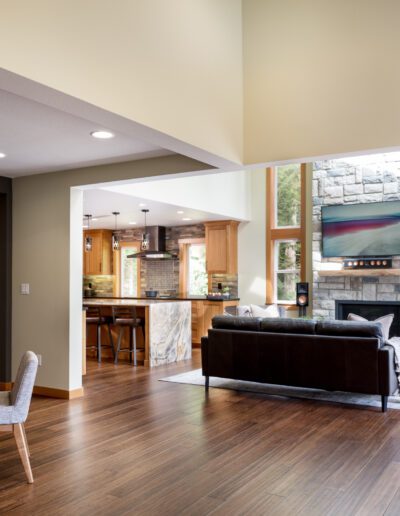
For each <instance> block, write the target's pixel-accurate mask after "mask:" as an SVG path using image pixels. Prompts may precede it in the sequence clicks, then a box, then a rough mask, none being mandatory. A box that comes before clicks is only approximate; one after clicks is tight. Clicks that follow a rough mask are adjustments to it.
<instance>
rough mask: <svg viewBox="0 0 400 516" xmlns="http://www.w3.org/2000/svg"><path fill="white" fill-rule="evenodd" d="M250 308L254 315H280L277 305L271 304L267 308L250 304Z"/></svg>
mask: <svg viewBox="0 0 400 516" xmlns="http://www.w3.org/2000/svg"><path fill="white" fill-rule="evenodd" d="M250 310H251V315H252V316H253V317H280V314H279V310H278V307H277V306H276V305H269V306H267V307H266V308H261V307H260V306H258V305H250Z"/></svg>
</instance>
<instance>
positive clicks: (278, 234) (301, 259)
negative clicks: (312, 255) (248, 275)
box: [267, 164, 305, 304]
mask: <svg viewBox="0 0 400 516" xmlns="http://www.w3.org/2000/svg"><path fill="white" fill-rule="evenodd" d="M304 277H305V165H303V164H301V165H300V164H293V165H284V166H279V167H274V168H269V169H267V302H268V303H273V302H275V303H281V304H293V303H294V301H295V299H296V283H297V282H298V281H301V280H304Z"/></svg>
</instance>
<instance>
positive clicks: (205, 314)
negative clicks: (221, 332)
mask: <svg viewBox="0 0 400 516" xmlns="http://www.w3.org/2000/svg"><path fill="white" fill-rule="evenodd" d="M237 305H238V301H234V300H231V301H229V300H226V301H192V342H193V344H195V345H199V344H200V343H201V337H204V336H205V335H207V332H208V330H209V328H211V321H212V318H213V317H214V316H216V315H222V314H223V313H224V310H225V308H226V307H227V306H237Z"/></svg>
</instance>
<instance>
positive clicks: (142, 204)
mask: <svg viewBox="0 0 400 516" xmlns="http://www.w3.org/2000/svg"><path fill="white" fill-rule="evenodd" d="M139 206H147V204H146V203H145V202H140V203H139Z"/></svg>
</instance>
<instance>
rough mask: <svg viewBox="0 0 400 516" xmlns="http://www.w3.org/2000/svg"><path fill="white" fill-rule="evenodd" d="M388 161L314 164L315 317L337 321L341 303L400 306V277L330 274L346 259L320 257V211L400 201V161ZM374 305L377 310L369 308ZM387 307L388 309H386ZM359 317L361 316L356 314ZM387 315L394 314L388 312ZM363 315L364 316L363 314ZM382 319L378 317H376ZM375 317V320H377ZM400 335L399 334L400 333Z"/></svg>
mask: <svg viewBox="0 0 400 516" xmlns="http://www.w3.org/2000/svg"><path fill="white" fill-rule="evenodd" d="M387 156H388V160H387V161H384V160H380V161H379V162H377V161H376V162H374V159H376V157H375V158H374V156H372V157H371V158H370V159H371V162H370V163H366V162H367V160H368V157H364V159H363V164H362V165H361V164H355V162H354V160H349V162H345V161H343V162H342V161H339V160H332V161H320V162H315V163H314V170H313V244H312V245H313V316H314V317H323V318H331V319H334V318H335V317H336V316H337V314H336V302H337V301H349V302H355V301H362V302H366V303H365V305H366V306H367V305H368V304H369V303H370V302H373V301H375V302H378V303H375V304H376V305H377V306H378V305H379V304H380V303H387V302H392V303H393V304H394V305H396V306H397V302H400V276H397V275H390V272H389V271H387V272H386V271H383V272H382V274H381V275H380V274H378V275H377V276H371V275H368V272H367V271H366V272H365V275H362V276H356V275H352V274H351V271H350V272H346V271H341V272H340V273H339V274H337V275H327V273H326V272H325V271H326V269H329V268H333V267H334V265H335V263H332V262H340V263H341V262H342V259H333V258H329V259H325V258H322V256H321V237H322V235H321V206H324V205H334V204H357V203H368V202H380V201H392V200H399V199H400V195H399V191H400V188H399V182H400V161H389V159H390V154H388V155H387ZM393 268H396V269H399V268H400V257H399V256H397V257H394V259H393ZM370 306H372V305H370ZM381 306H383V305H381ZM356 313H358V312H356ZM387 313H392V311H391V312H387ZM360 315H362V313H360ZM377 317H379V315H377ZM372 318H373V316H372ZM399 335H400V333H399Z"/></svg>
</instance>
